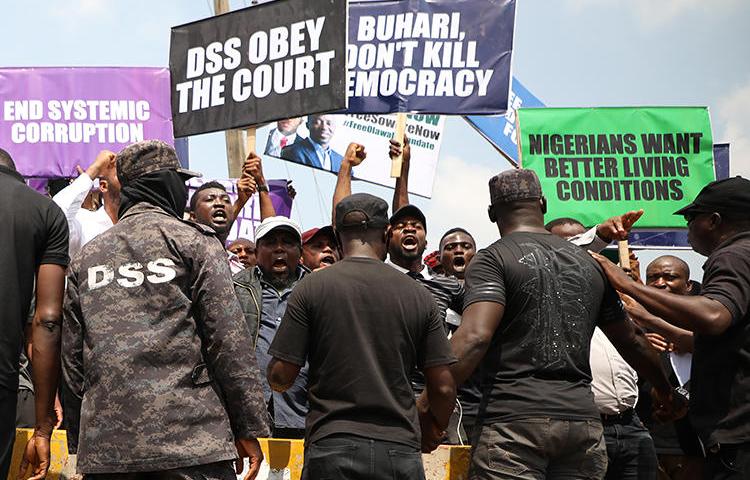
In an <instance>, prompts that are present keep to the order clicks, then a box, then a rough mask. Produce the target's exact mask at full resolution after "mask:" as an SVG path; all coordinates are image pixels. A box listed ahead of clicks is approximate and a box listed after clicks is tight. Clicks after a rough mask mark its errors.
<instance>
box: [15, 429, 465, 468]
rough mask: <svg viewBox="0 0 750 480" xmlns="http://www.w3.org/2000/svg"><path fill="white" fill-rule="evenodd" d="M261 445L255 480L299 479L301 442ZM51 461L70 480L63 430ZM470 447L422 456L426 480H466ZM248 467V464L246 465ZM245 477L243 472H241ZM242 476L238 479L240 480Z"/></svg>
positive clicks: (20, 436) (21, 442)
mask: <svg viewBox="0 0 750 480" xmlns="http://www.w3.org/2000/svg"><path fill="white" fill-rule="evenodd" d="M31 434H32V430H30V429H25V428H19V429H16V443H15V445H14V446H13V459H12V462H11V470H10V473H9V475H8V480H12V479H15V478H16V474H17V472H18V467H19V466H20V464H21V457H22V455H23V448H24V446H26V442H27V441H28V439H29V438H31ZM260 445H261V448H262V449H263V454H264V456H265V460H264V461H263V465H262V466H261V471H260V474H259V475H258V480H299V478H300V476H301V474H302V465H303V462H304V448H305V447H304V443H303V441H302V440H283V439H276V438H262V439H260ZM50 447H51V450H52V459H51V465H50V471H49V475H47V478H48V479H50V480H57V479H63V480H65V479H72V478H73V474H74V473H75V465H74V457H72V456H70V457H69V456H68V443H67V435H66V433H65V430H55V433H54V434H53V435H52V442H51V444H50ZM469 458H470V452H469V447H449V446H441V447H440V448H438V449H437V450H435V451H434V452H432V453H430V454H427V455H422V462H423V463H424V467H425V474H426V476H427V480H466V479H467V478H468V470H469ZM245 464H246V465H245V468H247V461H246V462H245ZM243 475H244V472H243ZM243 475H240V476H238V477H237V478H242V476H243Z"/></svg>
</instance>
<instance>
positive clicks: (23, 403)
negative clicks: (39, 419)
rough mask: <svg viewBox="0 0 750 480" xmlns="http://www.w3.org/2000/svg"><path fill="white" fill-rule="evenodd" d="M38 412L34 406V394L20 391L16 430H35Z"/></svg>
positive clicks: (23, 390)
mask: <svg viewBox="0 0 750 480" xmlns="http://www.w3.org/2000/svg"><path fill="white" fill-rule="evenodd" d="M35 423H36V411H35V406H34V392H32V391H31V390H26V389H20V390H18V404H17V405H16V428H34V424H35Z"/></svg>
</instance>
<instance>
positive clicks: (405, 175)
mask: <svg viewBox="0 0 750 480" xmlns="http://www.w3.org/2000/svg"><path fill="white" fill-rule="evenodd" d="M390 142H391V145H390V149H389V151H388V156H389V157H391V158H393V157H396V156H398V155H399V154H401V153H403V157H402V160H401V175H399V177H398V178H397V179H396V188H395V189H394V191H393V204H392V207H391V208H392V209H393V211H394V212H396V211H397V210H398V209H399V208H401V207H403V206H405V205H408V204H409V164H410V163H411V146H409V139H408V138H407V137H406V135H404V147H403V150H402V148H401V144H400V143H399V142H397V141H396V140H391V141H390Z"/></svg>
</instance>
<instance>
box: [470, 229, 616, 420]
mask: <svg viewBox="0 0 750 480" xmlns="http://www.w3.org/2000/svg"><path fill="white" fill-rule="evenodd" d="M476 302H495V303H500V304H502V305H504V306H505V314H504V315H503V319H502V321H501V322H500V325H499V326H498V328H497V330H496V331H495V334H494V336H493V337H492V341H491V344H490V347H489V349H488V351H487V354H486V355H485V357H484V360H483V363H482V373H483V378H482V391H483V398H482V404H481V406H480V413H479V418H480V419H482V420H483V421H484V423H485V424H487V423H492V422H498V421H509V420H513V419H518V418H529V417H538V416H543V417H552V418H560V419H567V420H584V419H599V413H598V411H597V409H596V406H595V405H594V397H593V395H592V393H591V389H590V386H589V385H590V383H591V370H590V367H589V347H590V343H591V337H592V335H593V333H594V327H595V326H597V325H599V326H602V325H606V324H610V323H613V322H617V321H623V320H624V319H625V315H624V313H623V311H622V306H621V304H620V300H619V298H618V296H617V294H616V293H615V291H614V290H613V289H612V287H611V286H610V285H609V282H607V280H606V279H605V277H604V274H603V272H602V271H601V268H600V267H599V265H598V264H597V263H596V261H594V259H593V258H591V256H590V255H589V254H588V253H587V252H586V251H585V250H584V249H582V248H580V247H577V246H575V245H573V244H572V243H570V242H568V241H566V240H563V239H562V238H559V237H557V236H555V235H551V234H544V233H524V232H515V233H511V234H509V235H506V236H504V237H503V238H502V239H500V240H498V241H497V242H495V243H494V244H492V245H490V246H489V247H487V248H486V249H484V250H481V251H480V252H479V253H477V255H476V257H475V258H474V260H473V261H472V263H471V265H470V266H469V270H468V272H467V274H466V300H465V306H464V308H466V307H468V306H469V305H471V304H473V303H476Z"/></svg>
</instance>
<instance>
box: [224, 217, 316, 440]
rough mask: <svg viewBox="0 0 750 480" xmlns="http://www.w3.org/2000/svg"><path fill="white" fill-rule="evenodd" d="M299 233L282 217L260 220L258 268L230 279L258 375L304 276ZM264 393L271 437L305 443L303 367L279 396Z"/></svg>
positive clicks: (305, 377) (304, 374)
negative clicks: (248, 333) (245, 323)
mask: <svg viewBox="0 0 750 480" xmlns="http://www.w3.org/2000/svg"><path fill="white" fill-rule="evenodd" d="M301 235H302V232H301V229H300V228H299V226H298V225H297V224H296V223H294V222H293V221H292V220H290V219H288V218H286V217H271V218H267V219H265V220H263V222H261V224H260V225H258V227H257V228H256V229H255V242H256V255H257V259H258V265H257V267H256V268H248V269H246V270H243V271H242V272H240V273H238V274H237V275H235V276H234V284H235V292H236V293H237V296H238V297H239V299H240V304H242V306H243V313H244V314H245V320H246V322H247V325H248V327H249V328H250V332H251V334H252V336H253V338H254V341H253V343H252V344H251V345H252V347H253V348H254V349H255V356H256V358H257V359H258V365H259V366H260V368H261V369H262V371H266V368H267V367H268V364H269V362H270V361H271V356H270V354H269V353H268V348H269V347H270V345H271V342H272V341H273V339H274V336H275V335H276V330H277V329H278V328H279V324H280V323H281V319H282V317H283V316H284V312H285V311H286V305H287V301H288V300H289V296H290V295H291V294H292V291H293V290H294V287H295V286H296V285H297V283H298V282H299V281H300V280H302V278H303V277H304V275H305V274H306V273H307V272H309V270H307V268H306V267H304V266H303V265H302V264H301V263H300V257H301V256H302V244H301ZM263 394H264V398H265V401H266V404H267V406H268V412H269V414H270V415H271V417H272V418H273V436H274V437H276V438H304V436H305V416H306V415H307V368H303V369H302V371H301V372H300V375H299V377H297V379H296V380H295V382H294V385H292V386H291V388H289V389H288V390H287V391H285V392H284V393H279V392H272V391H271V389H270V387H269V386H268V384H267V383H264V384H263Z"/></svg>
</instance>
